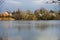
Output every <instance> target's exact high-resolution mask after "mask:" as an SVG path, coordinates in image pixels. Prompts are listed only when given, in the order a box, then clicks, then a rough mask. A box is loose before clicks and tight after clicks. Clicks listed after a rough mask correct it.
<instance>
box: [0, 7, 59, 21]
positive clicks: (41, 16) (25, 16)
mask: <svg viewBox="0 0 60 40" xmlns="http://www.w3.org/2000/svg"><path fill="white" fill-rule="evenodd" d="M1 17H2V18H3V17H8V18H9V17H11V18H13V19H15V20H60V12H56V11H53V10H50V11H48V10H47V9H45V8H41V9H38V10H35V12H34V13H32V12H31V11H30V10H27V11H25V12H22V11H21V10H19V9H18V10H17V11H13V12H12V13H10V12H8V11H7V12H5V13H4V14H0V18H1ZM3 20H4V19H3Z"/></svg>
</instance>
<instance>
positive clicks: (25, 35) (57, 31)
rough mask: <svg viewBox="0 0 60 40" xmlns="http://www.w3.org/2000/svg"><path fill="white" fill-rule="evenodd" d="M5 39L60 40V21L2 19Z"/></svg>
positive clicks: (0, 29)
mask: <svg viewBox="0 0 60 40" xmlns="http://www.w3.org/2000/svg"><path fill="white" fill-rule="evenodd" d="M0 37H2V38H3V40H60V21H56V20H49V21H0Z"/></svg>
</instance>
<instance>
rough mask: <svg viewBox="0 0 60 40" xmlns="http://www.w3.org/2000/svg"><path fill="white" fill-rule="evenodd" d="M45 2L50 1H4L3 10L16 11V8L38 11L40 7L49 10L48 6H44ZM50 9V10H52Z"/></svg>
mask: <svg viewBox="0 0 60 40" xmlns="http://www.w3.org/2000/svg"><path fill="white" fill-rule="evenodd" d="M46 1H49V2H50V1H52V0H5V4H4V5H5V6H6V7H5V6H4V7H5V9H11V10H16V9H18V8H20V9H22V10H27V9H28V10H29V9H32V10H36V9H39V8H40V7H45V8H50V6H49V5H50V4H49V5H46V4H45V3H46ZM55 6H56V5H55V4H54V5H53V6H51V7H52V8H54V7H55ZM52 8H51V9H52Z"/></svg>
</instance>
